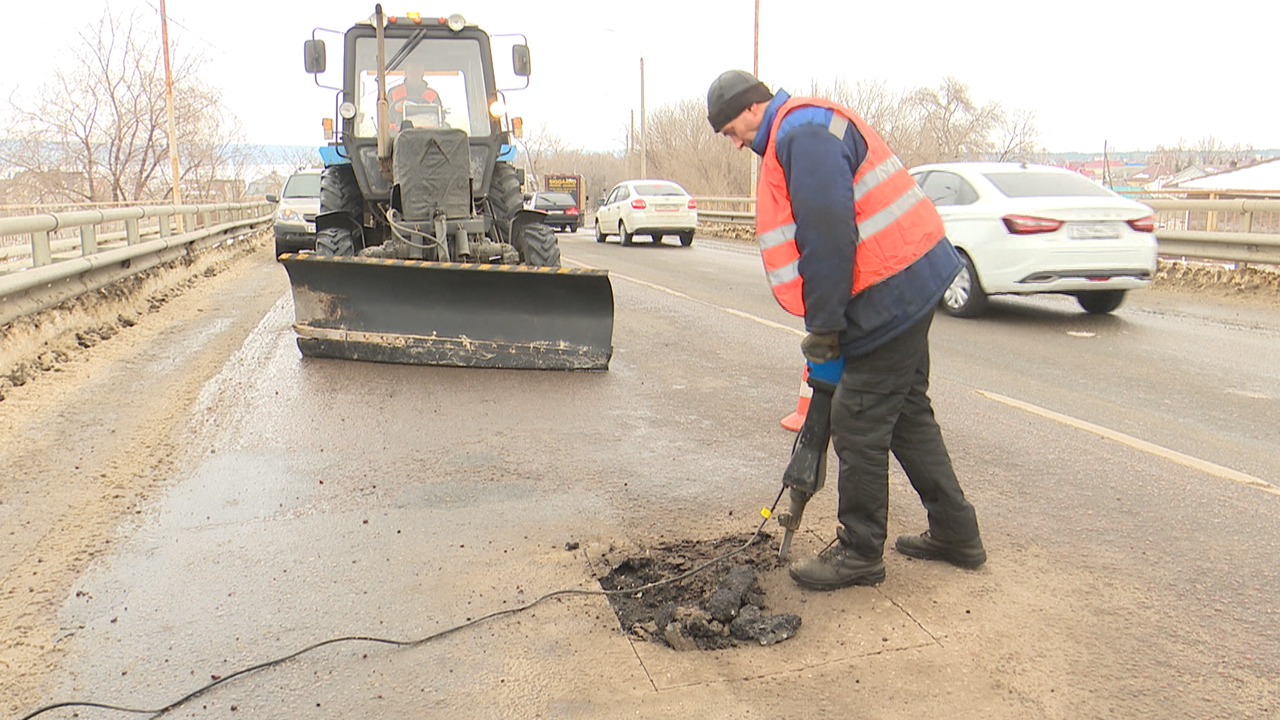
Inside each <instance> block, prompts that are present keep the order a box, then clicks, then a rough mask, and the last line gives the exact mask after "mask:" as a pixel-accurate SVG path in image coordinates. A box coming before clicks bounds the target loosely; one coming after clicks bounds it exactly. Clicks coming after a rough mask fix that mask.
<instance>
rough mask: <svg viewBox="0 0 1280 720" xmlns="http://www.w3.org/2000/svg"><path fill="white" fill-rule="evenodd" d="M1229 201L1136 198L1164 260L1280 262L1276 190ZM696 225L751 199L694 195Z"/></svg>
mask: <svg viewBox="0 0 1280 720" xmlns="http://www.w3.org/2000/svg"><path fill="white" fill-rule="evenodd" d="M1270 195H1271V197H1237V198H1234V199H1186V198H1169V197H1159V198H1146V197H1144V198H1135V199H1137V200H1138V201H1139V202H1141V203H1142V204H1144V205H1146V206H1148V207H1150V208H1151V209H1152V210H1155V211H1156V239H1157V240H1158V241H1159V242H1160V249H1159V252H1160V254H1161V255H1162V256H1165V257H1184V258H1194V259H1197V260H1221V261H1228V262H1237V263H1264V264H1280V199H1274V198H1275V196H1277V195H1280V191H1277V192H1274V193H1270ZM695 200H696V201H697V203H698V221H699V222H712V223H725V224H729V225H754V224H755V221H756V214H755V210H754V205H755V201H754V200H753V199H751V198H745V197H698V198H695Z"/></svg>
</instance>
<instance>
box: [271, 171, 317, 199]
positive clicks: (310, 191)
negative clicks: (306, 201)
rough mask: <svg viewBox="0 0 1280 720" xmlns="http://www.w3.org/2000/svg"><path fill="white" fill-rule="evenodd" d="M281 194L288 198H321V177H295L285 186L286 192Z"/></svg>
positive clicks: (312, 175) (307, 175)
mask: <svg viewBox="0 0 1280 720" xmlns="http://www.w3.org/2000/svg"><path fill="white" fill-rule="evenodd" d="M280 194H281V195H283V196H284V197H287V198H299V197H301V198H314V197H320V176H319V175H316V174H310V173H308V174H306V175H294V176H293V177H291V178H289V182H287V183H285V184H284V192H282V193H280Z"/></svg>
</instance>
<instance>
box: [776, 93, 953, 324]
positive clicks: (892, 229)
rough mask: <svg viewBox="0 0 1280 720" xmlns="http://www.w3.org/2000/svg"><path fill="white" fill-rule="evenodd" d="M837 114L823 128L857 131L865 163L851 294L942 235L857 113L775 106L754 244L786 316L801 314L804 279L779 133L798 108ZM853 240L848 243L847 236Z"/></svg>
mask: <svg viewBox="0 0 1280 720" xmlns="http://www.w3.org/2000/svg"><path fill="white" fill-rule="evenodd" d="M809 105H812V106H817V107H823V108H828V109H830V110H833V111H835V112H834V114H833V115H832V116H831V124H830V126H829V127H828V129H829V130H830V131H831V134H833V135H835V136H836V137H838V138H840V139H841V140H843V139H844V134H845V131H846V130H847V129H848V124H849V123H850V122H852V123H853V124H854V127H856V128H858V131H859V132H861V133H862V137H863V139H865V140H866V142H867V157H866V158H865V159H864V160H863V161H862V164H861V165H860V166H859V167H858V169H857V171H856V172H855V173H854V176H853V198H854V200H853V209H854V222H855V223H856V224H857V227H858V245H857V251H856V253H855V255H854V266H853V294H854V295H856V294H858V293H859V292H861V291H862V290H864V289H866V288H868V287H870V286H871V285H874V284H876V283H878V282H880V281H881V280H884V279H885V278H887V277H890V276H891V275H893V274H894V273H896V272H898V271H899V270H902V269H903V268H905V267H907V266H908V265H910V264H911V263H913V262H915V261H916V260H918V259H919V258H920V256H922V255H924V254H925V253H926V252H928V251H929V250H930V248H932V247H933V246H934V245H936V244H937V243H938V240H940V239H941V238H942V236H943V233H944V230H943V227H942V218H941V217H940V216H939V215H938V211H937V209H936V208H935V207H934V206H933V203H932V202H930V201H929V199H928V198H927V197H925V195H924V193H923V192H921V191H920V187H919V186H918V185H916V181H915V180H914V179H912V177H911V175H910V174H908V173H907V169H906V168H905V167H903V165H902V161H901V160H899V159H898V158H897V156H895V155H894V154H893V151H892V150H890V149H889V146H888V145H887V144H885V141H884V140H882V139H881V138H880V135H879V134H877V133H876V131H875V130H872V129H871V127H870V126H869V125H867V124H866V122H864V121H863V119H862V118H861V117H859V116H858V114H857V113H855V112H854V111H852V110H850V109H849V108H846V107H844V106H841V105H837V104H836V103H833V102H830V101H827V100H823V99H821V98H812V97H806V98H799V97H793V98H791V99H790V100H787V101H786V102H785V103H783V104H782V107H780V108H778V111H777V113H776V114H775V115H774V118H773V126H772V128H771V129H770V132H769V144H768V146H767V147H766V149H765V153H764V164H763V166H762V168H761V172H760V183H759V187H758V188H757V193H756V238H757V240H759V242H760V257H761V259H762V260H764V269H765V273H766V274H767V275H768V277H769V285H770V287H771V288H772V289H773V296H774V298H776V299H777V301H778V304H779V305H781V306H782V308H783V309H784V310H786V311H787V312H789V313H791V314H793V315H799V316H801V317H803V316H804V278H802V277H800V267H799V262H800V249H799V248H798V247H797V246H796V221H795V217H794V216H793V215H792V214H791V193H790V191H789V190H788V189H787V178H786V175H785V173H784V172H783V170H782V164H781V163H779V162H778V147H777V145H778V128H779V127H780V126H781V124H782V118H784V117H786V115H787V113H789V112H791V111H792V110H794V109H795V108H797V107H801V106H809ZM850 241H852V238H850Z"/></svg>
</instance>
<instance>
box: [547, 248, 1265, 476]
mask: <svg viewBox="0 0 1280 720" xmlns="http://www.w3.org/2000/svg"><path fill="white" fill-rule="evenodd" d="M566 262H570V263H572V264H574V265H578V266H579V267H591V266H589V265H586V264H583V263H578V262H573V261H566ZM609 276H610V277H616V278H619V279H621V280H626V281H628V282H633V283H636V284H637V285H643V286H645V287H647V288H652V289H654V290H658V291H660V292H664V293H667V294H670V295H674V296H676V297H678V298H682V299H685V300H692V301H693V302H697V303H702V304H703V305H709V306H711V307H713V308H716V309H718V310H723V311H724V312H727V313H729V314H730V315H736V316H738V317H740V318H744V319H746V320H751V321H753V322H757V323H760V324H761V325H764V326H765V327H769V328H773V329H775V330H784V331H786V332H789V333H792V334H794V335H799V336H801V337H803V336H804V334H805V333H804V331H803V330H797V329H796V328H792V327H787V326H786V325H782V324H780V323H776V322H774V321H772V320H766V319H764V318H762V317H757V316H755V315H752V314H750V313H745V312H743V311H741V310H735V309H734V308H727V307H724V306H722V305H716V304H715V303H711V302H707V301H706V300H699V299H697V298H695V297H690V296H689V295H686V294H685V293H682V292H680V291H679V290H672V289H671V288H669V287H664V286H662V285H657V284H655V283H651V282H647V281H645V280H640V279H638V278H633V277H630V276H627V275H621V274H619V273H615V272H613V271H610V272H609ZM977 392H978V394H979V395H982V396H983V397H985V398H987V399H989V400H995V401H996V402H999V403H1003V404H1005V405H1008V406H1010V407H1015V408H1018V409H1019V410H1024V411H1026V412H1029V413H1031V414H1033V415H1039V416H1040V417H1043V418H1048V419H1049V420H1053V421H1055V422H1060V423H1062V424H1064V425H1069V426H1071V427H1074V428H1077V429H1079V430H1085V431H1088V432H1091V433H1094V434H1095V435H1099V436H1101V437H1104V438H1107V439H1108V440H1114V441H1116V442H1118V443H1120V444H1122V445H1127V446H1129V447H1131V448H1134V449H1135V450H1141V451H1142V452H1146V453H1150V454H1152V455H1156V456H1158V457H1162V458H1165V459H1166V460H1171V461H1173V462H1175V463H1178V464H1179V465H1184V466H1186V467H1189V468H1192V469H1193V470H1199V471H1201V472H1203V473H1207V474H1209V475H1213V476H1214V477H1219V478H1222V479H1224V480H1230V481H1232V482H1235V483H1239V484H1241V485H1247V486H1249V487H1251V488H1255V489H1258V490H1261V491H1263V492H1266V493H1271V494H1272V495H1277V496H1280V488H1278V487H1276V486H1275V485H1272V484H1271V483H1269V482H1267V481H1266V480H1263V479H1261V478H1256V477H1254V476H1252V475H1249V474H1247V473H1242V472H1240V471H1238V470H1232V469H1231V468H1229V467H1223V466H1222V465H1218V464H1216V463H1211V462H1209V461H1208V460H1201V459H1200V458H1196V457H1192V456H1190V455H1185V454H1183V453H1180V452H1178V451H1176V450H1170V449H1169V448H1166V447H1162V446H1160V445H1156V444H1155V443H1150V442H1147V441H1146V440H1139V439H1138V438H1136V437H1133V436H1132V435H1126V434H1124V433H1122V432H1119V431H1117V430H1111V429H1109V428H1104V427H1102V426H1101V425H1094V424H1093V423H1091V422H1086V421H1084V420H1079V419H1076V418H1073V417H1071V416H1069V415H1063V414H1061V413H1056V412H1054V411H1052V410H1048V409H1046V408H1042V407H1040V406H1038V405H1032V404H1031V403H1027V402H1023V401H1021V400H1015V399H1013V398H1011V397H1006V396H1004V395H1000V394H998V393H993V392H988V391H986V390H978V391H977Z"/></svg>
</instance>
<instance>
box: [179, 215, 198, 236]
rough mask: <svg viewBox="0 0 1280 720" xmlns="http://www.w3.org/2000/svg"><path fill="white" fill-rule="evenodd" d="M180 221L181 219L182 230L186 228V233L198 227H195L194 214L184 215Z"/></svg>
mask: <svg viewBox="0 0 1280 720" xmlns="http://www.w3.org/2000/svg"><path fill="white" fill-rule="evenodd" d="M182 219H183V223H182V226H183V227H184V228H186V229H187V230H188V231H189V230H195V229H196V228H197V227H198V226H197V225H196V214H195V213H186V214H185V215H183V216H182ZM184 232H185V231H184Z"/></svg>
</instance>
